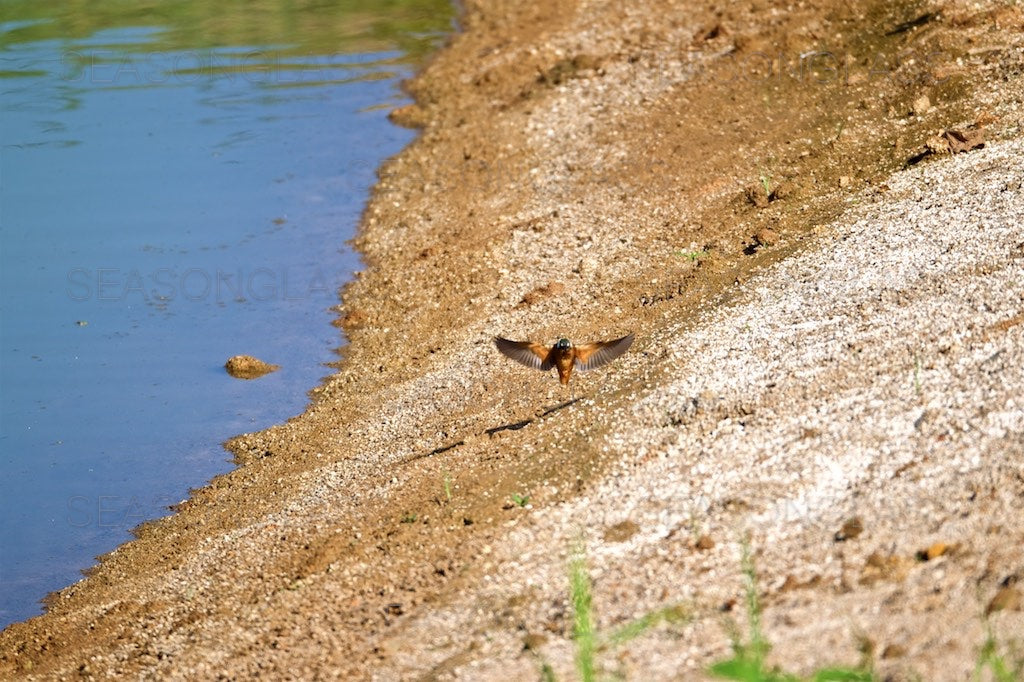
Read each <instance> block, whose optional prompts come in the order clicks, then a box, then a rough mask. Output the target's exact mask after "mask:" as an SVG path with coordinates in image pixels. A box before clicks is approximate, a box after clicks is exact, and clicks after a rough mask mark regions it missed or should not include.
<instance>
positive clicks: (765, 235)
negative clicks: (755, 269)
mask: <svg viewBox="0 0 1024 682" xmlns="http://www.w3.org/2000/svg"><path fill="white" fill-rule="evenodd" d="M778 241H779V233H778V232H776V231H775V230H773V229H771V228H768V227H765V228H762V229H760V230H758V231H757V234H755V235H754V242H755V243H756V244H757V245H758V246H773V245H775V243H776V242H778Z"/></svg>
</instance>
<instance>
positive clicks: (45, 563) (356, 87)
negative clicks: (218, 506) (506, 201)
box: [0, 24, 412, 625]
mask: <svg viewBox="0 0 1024 682" xmlns="http://www.w3.org/2000/svg"><path fill="white" fill-rule="evenodd" d="M17 26H21V24H17V25H15V24H7V25H0V33H2V32H3V31H5V30H8V29H12V28H15V27H17ZM158 35H159V31H158V30H157V28H154V27H148V28H147V27H140V28H134V27H129V28H119V29H109V30H102V31H98V32H96V33H94V34H92V35H89V36H87V37H84V38H79V39H76V40H41V41H34V42H22V43H17V44H12V45H8V46H6V47H5V48H4V49H0V59H2V66H0V68H2V69H3V71H4V72H5V73H7V74H11V72H18V73H17V75H8V77H5V78H0V93H2V98H0V117H2V118H0V145H2V146H0V391H2V396H0V405H2V421H0V474H2V476H0V625H6V624H7V623H10V622H12V621H15V620H21V619H24V618H27V617H29V616H32V615H35V614H37V613H39V612H40V611H41V607H40V604H39V600H40V598H42V597H43V596H44V595H45V594H46V593H48V592H50V591H53V590H56V589H60V588H62V587H64V586H66V585H68V584H70V583H72V582H74V581H76V580H78V579H79V578H80V577H81V575H80V571H81V570H82V569H84V568H87V567H88V566H90V565H91V564H93V563H94V562H93V559H94V557H96V556H97V555H99V554H102V553H104V552H107V551H109V550H111V549H113V548H114V547H115V546H117V545H118V544H120V543H121V542H123V541H125V540H127V539H129V537H130V534H129V531H130V529H131V528H132V527H134V526H136V525H138V524H139V523H140V522H142V521H145V520H147V519H152V518H154V517H157V516H161V515H165V514H167V513H168V509H167V507H168V505H171V504H174V503H177V502H179V501H181V500H182V499H183V498H185V497H186V496H187V495H188V491H189V489H190V488H193V487H196V486H199V485H202V484H203V483H204V482H205V481H207V480H208V479H209V478H211V477H212V476H214V475H216V474H218V473H222V472H224V471H227V470H228V469H229V468H230V467H231V464H230V461H229V455H228V453H226V451H224V450H223V448H222V446H221V443H222V442H223V441H224V440H226V439H227V438H229V437H231V436H233V435H235V434H237V433H241V432H247V431H253V430H258V429H261V428H265V427H267V426H269V425H271V424H274V423H277V422H280V421H282V420H284V419H286V418H288V417H290V416H292V415H295V414H297V413H299V412H301V411H302V409H303V407H304V406H305V404H306V402H307V395H306V392H307V391H308V390H309V389H310V388H312V387H313V386H315V385H316V384H317V383H318V381H319V380H320V379H321V378H322V377H323V376H324V375H325V374H327V373H328V372H329V369H328V368H326V367H325V366H324V363H327V362H331V361H333V360H336V359H337V355H336V350H335V349H336V347H337V346H339V345H340V343H341V341H342V339H341V338H339V335H338V332H337V330H336V329H335V328H334V327H333V326H331V324H330V322H331V320H332V313H331V312H330V311H329V308H330V307H331V306H333V305H336V304H337V303H338V297H337V290H338V287H339V286H341V285H342V284H343V283H344V282H345V281H346V280H347V279H348V278H349V276H350V274H351V272H352V271H353V270H354V269H357V268H358V267H359V262H358V258H357V256H356V255H354V254H353V253H352V252H351V251H349V250H348V249H347V248H346V247H345V242H346V240H347V239H349V238H351V237H352V236H353V234H354V229H355V226H356V223H357V219H358V217H359V215H360V213H361V211H362V209H363V204H364V202H365V200H366V197H367V191H368V188H369V186H370V185H371V183H372V181H373V179H374V178H373V173H374V170H375V168H376V167H377V166H378V165H379V163H380V162H381V161H382V160H383V159H384V158H385V157H387V156H389V155H392V154H394V153H396V152H397V151H399V150H400V149H401V148H402V146H404V145H405V144H406V143H408V141H409V140H410V139H411V137H412V133H410V132H409V131H406V130H402V129H399V128H397V127H395V126H392V125H390V124H389V123H388V122H387V120H386V116H385V114H386V110H387V108H386V107H384V106H382V105H388V106H394V105H396V104H398V103H401V95H400V93H399V90H398V86H397V84H398V81H399V79H400V78H403V77H407V76H408V75H409V69H410V67H409V66H407V65H405V63H403V62H402V60H401V53H399V52H397V51H386V52H377V53H359V54H316V55H311V54H306V55H303V56H302V57H301V58H300V57H294V56H287V55H284V56H281V55H277V54H275V53H274V47H273V46H259V45H257V46H243V47H238V46H235V47H231V48H224V49H219V50H218V49H210V48H205V49H202V50H180V51H152V49H149V50H148V51H147V50H140V49H139V48H140V46H142V47H147V46H149V44H150V43H151V42H152V41H154V40H156V37H157V36H158ZM150 47H151V46H150ZM240 353H246V354H251V355H255V356H257V357H259V358H262V359H264V360H266V361H268V362H273V363H276V364H279V365H281V366H282V369H281V370H280V371H278V372H276V373H274V374H270V375H267V376H265V377H263V378H261V379H258V380H255V381H241V380H237V379H233V378H231V377H229V376H228V375H227V374H226V373H225V371H224V369H223V364H224V362H225V360H227V358H228V357H230V356H232V355H235V354H240Z"/></svg>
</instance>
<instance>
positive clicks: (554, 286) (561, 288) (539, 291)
mask: <svg viewBox="0 0 1024 682" xmlns="http://www.w3.org/2000/svg"><path fill="white" fill-rule="evenodd" d="M564 292H565V285H564V284H562V283H561V282H548V283H547V284H545V285H544V286H542V287H537V288H536V289H534V290H533V291H530V292H527V293H526V295H524V296H523V299H522V300H521V301H519V304H518V305H517V306H516V307H517V308H522V307H524V306H530V305H533V304H535V303H539V302H540V301H543V300H544V299H546V298H551V297H553V296H558V295H559V294H562V293H564Z"/></svg>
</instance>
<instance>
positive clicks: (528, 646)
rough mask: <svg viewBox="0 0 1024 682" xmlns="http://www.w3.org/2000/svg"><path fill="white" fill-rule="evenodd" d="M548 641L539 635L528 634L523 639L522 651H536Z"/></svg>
mask: <svg viewBox="0 0 1024 682" xmlns="http://www.w3.org/2000/svg"><path fill="white" fill-rule="evenodd" d="M547 641H548V638H547V637H545V636H544V635H541V634H536V633H534V634H529V635H527V636H526V637H523V650H524V651H538V650H539V649H540V648H541V647H542V646H544V644H545V643H546V642H547Z"/></svg>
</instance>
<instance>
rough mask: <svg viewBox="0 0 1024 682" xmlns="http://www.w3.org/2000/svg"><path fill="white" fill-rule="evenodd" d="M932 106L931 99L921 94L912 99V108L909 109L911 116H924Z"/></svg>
mask: <svg viewBox="0 0 1024 682" xmlns="http://www.w3.org/2000/svg"><path fill="white" fill-rule="evenodd" d="M931 108H932V101H931V100H930V99H928V95H921V96H920V97H918V98H917V99H915V100H914V104H913V108H912V109H911V110H910V113H911V115H913V116H924V115H925V114H927V113H928V111H929V110H930V109H931Z"/></svg>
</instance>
